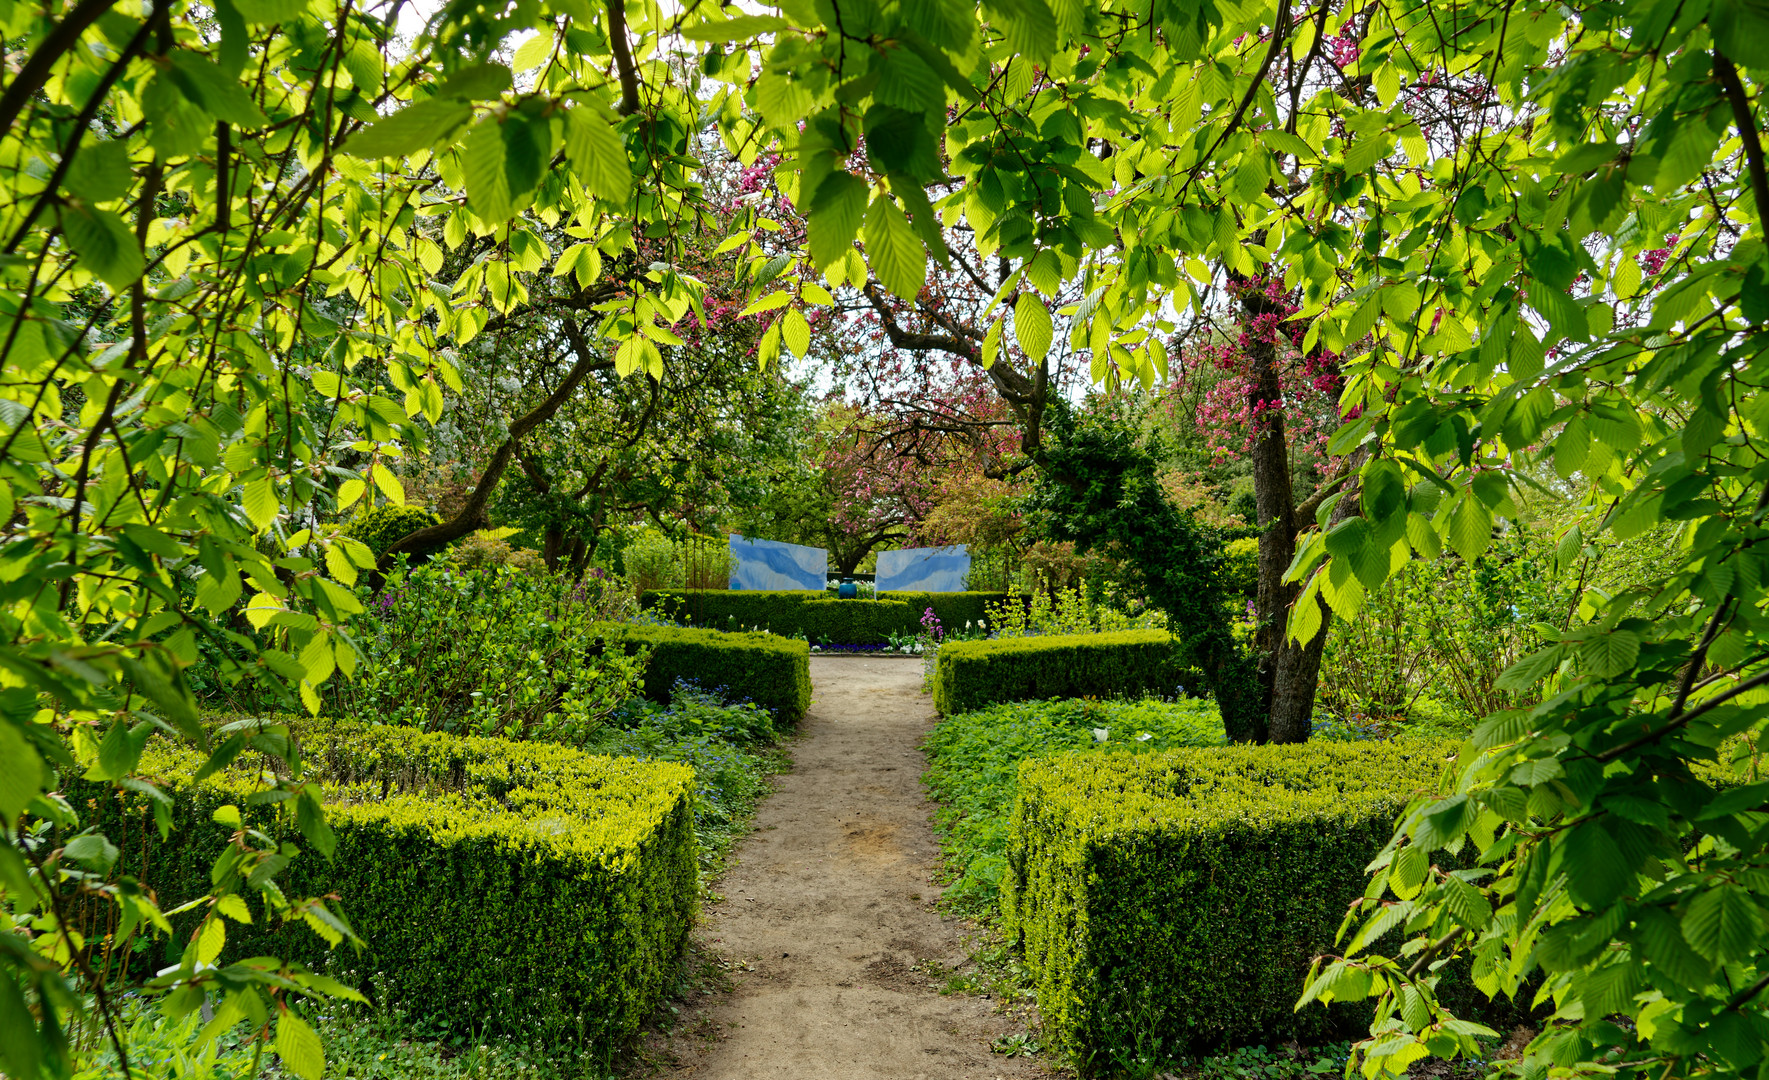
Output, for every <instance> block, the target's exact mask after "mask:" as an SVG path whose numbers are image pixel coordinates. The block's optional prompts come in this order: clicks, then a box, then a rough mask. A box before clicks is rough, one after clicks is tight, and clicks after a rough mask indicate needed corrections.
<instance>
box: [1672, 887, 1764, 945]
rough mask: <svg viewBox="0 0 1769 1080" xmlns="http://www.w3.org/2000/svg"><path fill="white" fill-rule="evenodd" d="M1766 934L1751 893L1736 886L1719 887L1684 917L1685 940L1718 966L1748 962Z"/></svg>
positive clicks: (1693, 904) (1705, 893)
mask: <svg viewBox="0 0 1769 1080" xmlns="http://www.w3.org/2000/svg"><path fill="white" fill-rule="evenodd" d="M1762 931H1763V919H1762V914H1761V913H1760V912H1759V911H1758V910H1757V905H1756V903H1755V902H1754V901H1752V900H1751V896H1750V894H1749V893H1747V892H1745V891H1744V890H1743V889H1741V888H1739V887H1738V886H1736V885H1715V886H1713V887H1711V888H1709V889H1708V890H1707V891H1706V892H1704V893H1702V894H1701V895H1700V896H1698V897H1696V898H1695V900H1694V901H1693V902H1691V903H1690V905H1689V909H1688V910H1687V911H1685V912H1684V913H1683V938H1684V940H1686V941H1688V942H1689V944H1690V946H1691V947H1692V948H1694V949H1695V951H1696V952H1698V953H1700V954H1701V955H1702V956H1705V957H1707V958H1708V959H1709V960H1712V961H1713V962H1714V963H1717V964H1727V963H1734V962H1737V961H1742V960H1747V959H1749V958H1750V957H1751V956H1752V955H1754V954H1755V950H1756V946H1757V939H1758V937H1759V936H1760V935H1761V934H1762Z"/></svg>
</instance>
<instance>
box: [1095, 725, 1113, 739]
mask: <svg viewBox="0 0 1769 1080" xmlns="http://www.w3.org/2000/svg"><path fill="white" fill-rule="evenodd" d="M1111 737H1112V733H1111V731H1110V730H1108V729H1106V728H1103V727H1096V728H1094V729H1093V741H1094V742H1105V741H1106V740H1107V739H1109V738H1111Z"/></svg>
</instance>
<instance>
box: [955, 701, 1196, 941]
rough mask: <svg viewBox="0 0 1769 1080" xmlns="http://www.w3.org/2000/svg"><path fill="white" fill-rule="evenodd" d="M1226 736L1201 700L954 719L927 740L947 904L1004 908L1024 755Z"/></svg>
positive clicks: (985, 914)
mask: <svg viewBox="0 0 1769 1080" xmlns="http://www.w3.org/2000/svg"><path fill="white" fill-rule="evenodd" d="M1226 741H1227V740H1226V738H1225V736H1224V734H1223V730H1222V719H1221V717H1219V716H1218V715H1217V713H1216V709H1215V706H1214V705H1212V704H1211V703H1210V702H1209V701H1206V700H1203V699H1201V698H1186V699H1181V700H1178V701H1162V700H1159V699H1148V700H1144V701H1082V700H1056V701H1016V702H1005V703H1001V704H996V705H990V706H988V707H986V708H981V709H975V710H972V711H970V712H963V713H958V714H957V715H954V716H948V717H946V718H945V719H943V720H941V721H940V723H939V725H938V726H936V727H935V728H934V730H933V731H932V732H931V733H930V734H929V735H928V737H927V741H926V743H925V744H924V747H925V749H926V752H927V755H928V769H927V775H926V783H927V787H928V791H929V793H930V794H932V795H933V797H934V798H935V799H936V800H937V801H938V802H939V803H940V809H939V810H938V811H937V812H936V815H935V827H936V830H937V832H938V833H939V835H940V840H941V844H942V847H943V849H944V854H945V858H946V868H947V873H948V875H949V877H950V884H949V885H948V887H947V889H946V892H945V894H944V897H943V900H942V902H943V903H946V904H949V905H951V906H952V907H953V909H954V910H956V911H958V912H960V913H962V914H965V915H970V916H974V917H981V918H984V919H992V918H994V916H995V914H996V913H997V911H998V909H999V905H1000V901H1001V882H1002V879H1003V876H1004V875H1005V872H1006V868H1007V825H1008V818H1009V816H1010V814H1011V813H1012V811H1013V805H1014V798H1015V795H1016V794H1017V793H1018V790H1019V786H1018V784H1019V773H1020V764H1021V763H1022V762H1024V761H1027V760H1029V759H1031V758H1035V757H1041V756H1044V755H1048V754H1057V753H1063V752H1065V751H1076V752H1086V753H1101V754H1124V753H1135V754H1145V753H1151V752H1155V751H1160V750H1170V749H1174V748H1176V747H1182V746H1220V745H1222V744H1224V743H1225V742H1226Z"/></svg>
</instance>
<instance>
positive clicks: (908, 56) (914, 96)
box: [872, 45, 946, 112]
mask: <svg viewBox="0 0 1769 1080" xmlns="http://www.w3.org/2000/svg"><path fill="white" fill-rule="evenodd" d="M873 55H874V59H873V66H874V68H875V69H876V70H877V71H878V72H879V80H878V86H877V87H876V88H875V89H874V90H873V91H872V97H873V99H874V100H875V101H879V102H882V103H883V104H886V105H894V106H896V107H897V108H900V109H905V110H908V111H910V112H926V111H928V110H932V109H944V108H945V107H946V86H945V82H944V81H943V80H942V79H941V78H940V76H938V75H936V74H935V73H934V69H933V68H931V67H929V66H928V65H927V64H926V63H925V62H923V60H922V59H921V57H919V56H917V55H915V53H914V52H913V51H911V50H910V49H909V48H908V47H906V46H904V45H898V46H896V47H895V48H891V49H885V50H883V51H882V52H879V53H875V54H873Z"/></svg>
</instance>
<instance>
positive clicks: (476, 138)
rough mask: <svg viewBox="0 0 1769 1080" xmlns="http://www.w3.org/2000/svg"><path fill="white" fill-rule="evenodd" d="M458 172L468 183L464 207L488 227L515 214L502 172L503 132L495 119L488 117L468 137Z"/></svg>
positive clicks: (504, 175) (507, 183) (503, 170)
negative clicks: (461, 172)
mask: <svg viewBox="0 0 1769 1080" xmlns="http://www.w3.org/2000/svg"><path fill="white" fill-rule="evenodd" d="M461 169H462V171H463V172H464V173H465V175H466V180H467V206H468V208H469V209H471V210H472V211H473V212H474V213H475V214H478V215H479V216H480V217H481V218H482V219H484V220H485V221H486V222H487V223H489V224H492V225H499V224H502V223H503V222H506V221H508V220H510V216H511V215H512V214H514V213H515V212H516V206H515V203H514V202H513V201H512V200H511V198H510V177H509V174H508V173H507V172H506V171H505V169H504V131H503V125H502V124H500V123H498V121H497V117H495V116H488V117H486V118H485V119H483V120H481V121H479V123H478V124H476V125H474V127H473V130H472V131H470V132H468V133H467V142H466V145H465V146H464V147H462V149H461Z"/></svg>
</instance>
